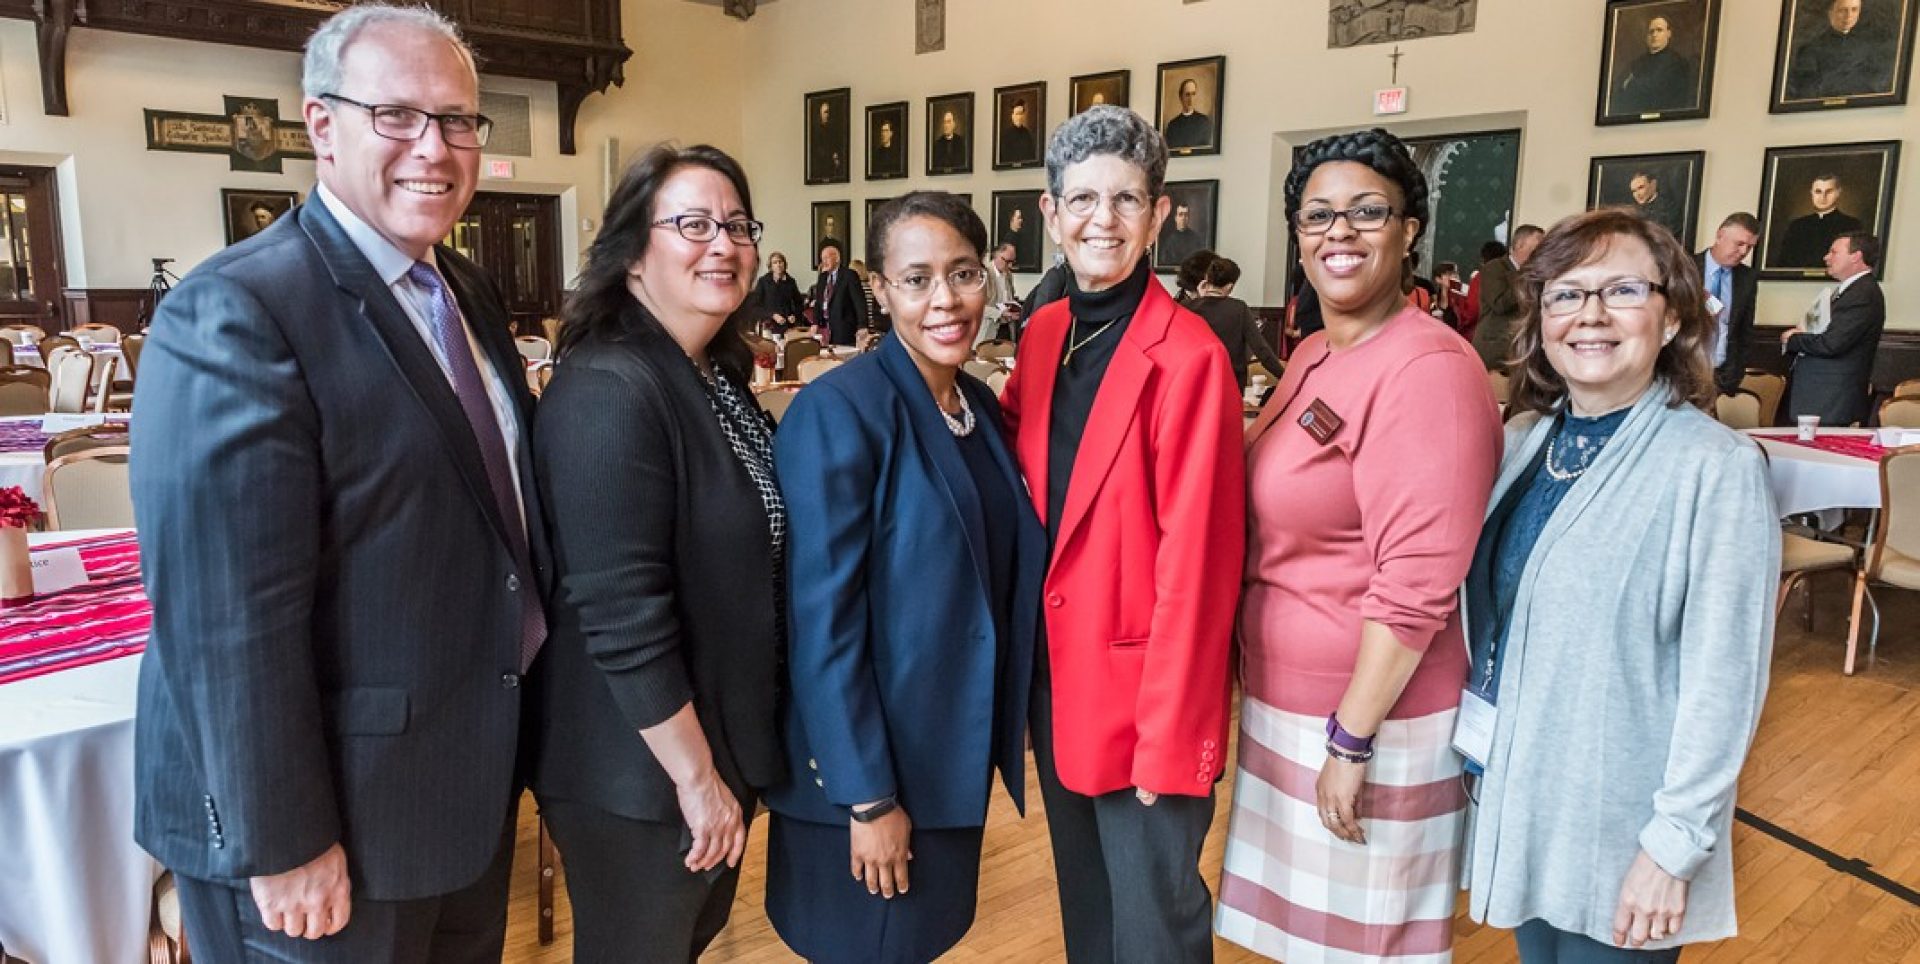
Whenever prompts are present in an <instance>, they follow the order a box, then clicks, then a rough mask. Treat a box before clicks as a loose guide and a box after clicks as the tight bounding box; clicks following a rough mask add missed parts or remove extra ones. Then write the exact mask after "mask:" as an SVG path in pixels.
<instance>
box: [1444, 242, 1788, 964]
mask: <svg viewBox="0 0 1920 964" xmlns="http://www.w3.org/2000/svg"><path fill="white" fill-rule="evenodd" d="M1523 297H1524V298H1525V299H1526V308H1527V314H1526V316H1525V317H1524V319H1523V323H1522V324H1521V325H1520V326H1519V329H1518V330H1517V331H1516V333H1515V345H1514V349H1515V352H1514V354H1515V355H1516V356H1517V357H1518V358H1519V361H1518V362H1516V364H1515V368H1514V371H1513V384H1514V395H1513V406H1514V409H1515V410H1516V411H1517V412H1519V413H1521V414H1520V415H1518V416H1517V417H1516V418H1515V419H1514V421H1513V423H1512V424H1511V425H1510V426H1509V428H1508V432H1507V449H1506V457H1505V459H1504V461H1503V464H1502V466H1501V471H1500V476H1499V480H1498V482H1497V483H1496V485H1495V488H1494V493H1493V499H1492V505H1491V506H1490V508H1489V510H1488V515H1487V523H1486V526H1485V529H1484V530H1483V532H1482V535H1481V538H1480V543H1479V548H1478V551H1477V552H1476V554H1475V558H1474V563H1473V568H1472V571H1471V573H1470V575H1469V576H1468V581H1467V585H1466V588H1465V589H1464V590H1463V592H1464V595H1465V599H1464V603H1463V610H1464V612H1465V613H1466V623H1467V630H1468V632H1467V636H1468V640H1469V645H1470V648H1471V656H1472V659H1473V664H1472V668H1471V670H1470V671H1469V674H1468V692H1467V693H1466V694H1463V705H1462V707H1461V727H1460V729H1459V731H1458V732H1457V735H1456V740H1455V745H1456V746H1457V747H1459V748H1460V750H1461V752H1462V753H1464V754H1465V755H1466V756H1467V757H1468V760H1469V770H1470V771H1471V772H1474V773H1477V774H1479V777H1478V780H1477V784H1478V785H1477V787H1476V788H1475V795H1476V797H1477V803H1478V806H1477V807H1476V808H1475V812H1474V816H1473V825H1472V827H1473V829H1472V835H1471V838H1470V843H1469V846H1468V853H1467V868H1466V876H1467V880H1468V882H1469V885H1470V887H1471V890H1472V899H1471V913H1472V915H1473V917H1474V918H1475V919H1476V920H1481V921H1485V922H1488V923H1491V924H1493V925H1495V926H1499V927H1509V928H1517V929H1518V933H1517V935H1516V938H1517V941H1518V943H1519V946H1520V958H1521V960H1522V961H1523V962H1525V964H1543V962H1545V964H1573V962H1588V961H1615V960H1622V961H1625V960H1636V961H1637V960H1646V961H1672V960H1676V959H1678V957H1679V954H1680V946H1681V945H1683V944H1688V943H1693V942H1697V941H1710V940H1717V939H1720V938H1724V937H1727V936H1729V935H1731V934H1733V933H1734V930H1735V926H1734V910H1733V857H1732V853H1731V846H1732V837H1731V832H1732V823H1733V806H1734V788H1735V785H1736V783H1737V782H1738V779H1739V774H1740V767H1741V764H1742V762H1743V761H1744V759H1745V757H1746V753H1747V748H1748V745H1749V744H1750V743H1751V742H1752V739H1753V731H1754V726H1755V724H1756V723H1757V722H1758V720H1759V718H1760V708H1761V704H1762V702H1763V700H1764V699H1765V696H1766V688H1767V667H1768V659H1769V656H1770V654H1771V651H1772V644H1773V609H1772V598H1773V596H1772V593H1773V587H1774V583H1775V581H1776V580H1777V579H1778V573H1779V556H1780V537H1779V526H1778V521H1777V515H1776V513H1775V510H1774V504H1773V497H1772V493H1771V490H1770V489H1769V488H1768V482H1767V475H1766V465H1765V461H1764V459H1763V458H1762V456H1761V453H1760V450H1759V448H1758V447H1757V446H1756V445H1754V443H1753V442H1752V441H1750V440H1748V439H1746V438H1744V437H1743V436H1741V435H1739V434H1738V433H1736V432H1733V431H1731V430H1729V429H1727V428H1725V427H1723V426H1721V425H1720V424H1719V423H1717V422H1715V421H1714V420H1713V419H1712V418H1710V417H1708V416H1707V415H1706V414H1705V413H1704V412H1703V411H1702V408H1701V407H1702V406H1704V405H1705V404H1706V403H1707V401H1708V400H1709V399H1711V398H1712V396H1713V370H1712V367H1711V366H1710V364H1709V362H1708V359H1709V357H1710V355H1709V352H1710V350H1711V346H1712V340H1713V338H1714V337H1716V334H1717V328H1718V326H1717V325H1716V323H1715V320H1714V317H1713V316H1712V315H1711V314H1710V313H1708V311H1707V310H1706V300H1707V296H1706V292H1705V291H1704V290H1703V288H1702V283H1701V280H1700V273H1699V270H1698V268H1697V267H1696V266H1695V264H1694V261H1693V259H1692V258H1690V257H1689V256H1688V254H1687V252H1686V251H1685V249H1683V248H1681V247H1680V245H1679V243H1678V242H1676V241H1675V240H1674V238H1673V236H1672V235H1671V234H1669V233H1668V232H1667V231H1666V230H1665V229H1664V228H1660V227H1658V226H1656V225H1654V224H1653V223H1652V222H1650V221H1648V220H1646V219H1645V218H1643V217H1641V216H1639V215H1637V214H1633V213H1630V212H1625V211H1620V210H1602V211H1595V212H1591V213H1588V214H1583V215H1579V216H1576V217H1573V218H1569V219H1567V220H1566V221H1563V222H1561V223H1560V224H1559V225H1557V226H1556V227H1555V228H1554V230H1553V231H1552V232H1551V233H1550V234H1548V236H1547V238H1546V240H1545V241H1544V242H1543V243H1542V244H1541V246H1540V248H1539V250H1538V251H1537V252H1536V253H1535V254H1534V256H1533V259H1532V260H1530V261H1529V262H1528V264H1527V266H1526V276H1525V281H1524V294H1523Z"/></svg>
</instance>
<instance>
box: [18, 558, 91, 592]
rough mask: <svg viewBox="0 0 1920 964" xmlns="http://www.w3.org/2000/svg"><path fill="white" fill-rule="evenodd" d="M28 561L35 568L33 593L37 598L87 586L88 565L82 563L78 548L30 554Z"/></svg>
mask: <svg viewBox="0 0 1920 964" xmlns="http://www.w3.org/2000/svg"><path fill="white" fill-rule="evenodd" d="M28 559H29V560H31V561H30V563H29V564H30V565H32V567H33V592H34V594H35V595H37V596H44V595H47V594H48V593H55V592H60V591H61V590H63V589H72V588H73V587H75V586H84V585H86V584H87V564H86V563H84V562H81V561H80V550H79V549H77V548H73V547H71V546H70V547H68V548H65V549H48V550H46V551H45V552H35V553H30V554H29V555H28Z"/></svg>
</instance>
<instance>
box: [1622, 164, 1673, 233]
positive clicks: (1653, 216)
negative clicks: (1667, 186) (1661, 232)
mask: <svg viewBox="0 0 1920 964" xmlns="http://www.w3.org/2000/svg"><path fill="white" fill-rule="evenodd" d="M1627 190H1628V191H1630V192H1632V194H1633V209H1634V210H1635V211H1637V212H1639V213H1640V214H1642V215H1644V216H1645V217H1646V218H1647V219H1648V220H1650V221H1652V222H1653V223H1655V224H1658V225H1660V226H1661V227H1663V228H1666V229H1667V230H1669V231H1672V232H1673V236H1674V237H1675V238H1679V239H1681V243H1682V244H1685V243H1686V233H1687V214H1686V212H1685V211H1683V210H1681V209H1680V202H1679V201H1678V200H1677V199H1676V198H1674V197H1673V196H1672V195H1670V194H1662V193H1660V176H1659V175H1658V174H1655V173H1654V172H1652V171H1635V172H1633V177H1632V178H1631V179H1630V180H1628V181H1627Z"/></svg>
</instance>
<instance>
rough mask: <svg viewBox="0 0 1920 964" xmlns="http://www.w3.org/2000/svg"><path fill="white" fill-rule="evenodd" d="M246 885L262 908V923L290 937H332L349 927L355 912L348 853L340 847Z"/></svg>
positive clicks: (316, 938) (268, 928) (254, 879)
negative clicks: (348, 923)
mask: <svg viewBox="0 0 1920 964" xmlns="http://www.w3.org/2000/svg"><path fill="white" fill-rule="evenodd" d="M247 883H248V885H249V886H250V888H251V889H252V891H253V903H254V906H255V907H258V908H260V922H261V923H263V924H265V925H266V927H267V930H270V931H279V932H281V933H283V934H285V935H287V936H288V937H304V938H306V939H308V940H318V939H319V938H322V937H331V936H333V935H335V934H338V933H340V931H341V929H342V928H345V927H346V926H347V918H348V917H349V916H350V915H351V914H352V911H353V882H352V881H351V880H349V879H348V878H347V852H346V851H345V850H342V849H341V848H340V845H339V844H334V845H333V846H331V847H328V848H327V849H326V850H325V851H323V852H322V853H321V854H320V856H318V857H315V858H313V859H312V860H310V861H307V862H306V863H305V864H302V865H300V866H298V867H295V868H294V869H292V870H289V871H287V872H286V873H284V874H274V875H273V876H271V877H255V878H253V879H251V880H249V881H248V882H247Z"/></svg>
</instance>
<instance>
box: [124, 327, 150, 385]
mask: <svg viewBox="0 0 1920 964" xmlns="http://www.w3.org/2000/svg"><path fill="white" fill-rule="evenodd" d="M146 349H147V335H146V332H140V333H138V334H133V335H128V336H126V337H125V338H122V339H120V359H121V362H122V363H123V365H124V366H125V368H126V369H127V378H129V379H138V378H139V377H140V353H141V352H143V351H145V350H146Z"/></svg>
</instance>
